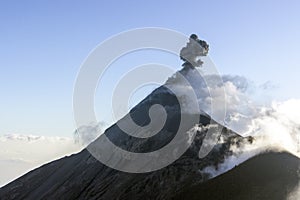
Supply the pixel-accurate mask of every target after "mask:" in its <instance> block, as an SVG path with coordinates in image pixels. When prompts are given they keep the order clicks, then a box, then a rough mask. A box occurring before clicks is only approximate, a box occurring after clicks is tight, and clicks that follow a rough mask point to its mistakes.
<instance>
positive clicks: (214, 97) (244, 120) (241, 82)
mask: <svg viewBox="0 0 300 200" xmlns="http://www.w3.org/2000/svg"><path fill="white" fill-rule="evenodd" d="M185 78H186V79H188V81H189V82H190V83H191V86H189V87H185V88H183V87H182V86H181V81H180V80H179V79H177V77H176V75H175V76H173V77H172V78H170V80H169V81H168V82H167V83H169V84H170V85H172V87H173V89H174V90H175V91H176V93H177V94H181V95H182V96H184V95H185V94H186V92H185V91H186V90H188V89H190V90H191V89H192V90H194V91H195V92H196V95H197V98H198V102H199V107H200V109H201V110H202V111H204V112H205V113H207V114H209V115H210V116H211V117H212V118H213V119H215V118H214V115H213V113H211V105H212V101H215V104H217V105H220V106H223V105H224V101H225V104H226V117H225V120H224V121H218V120H217V119H215V120H217V121H218V122H219V123H220V124H222V125H224V126H226V127H227V128H229V129H231V130H233V131H235V132H236V133H238V134H240V135H241V136H253V137H254V138H255V140H254V142H253V143H252V144H244V145H243V146H241V147H238V148H236V147H235V146H232V147H231V148H232V149H231V150H232V151H233V155H232V156H230V157H228V158H227V159H226V160H225V162H224V163H223V164H221V165H220V166H218V170H216V169H215V167H208V168H206V169H205V170H204V171H206V172H210V173H211V174H212V176H217V175H219V174H222V173H224V172H226V171H228V170H230V169H231V168H233V167H235V166H236V165H239V164H240V163H242V162H244V161H245V160H247V159H249V158H251V157H253V156H255V155H257V154H259V153H261V152H263V151H266V150H270V149H272V150H275V151H288V152H290V153H292V154H294V155H296V156H298V157H300V153H299V151H300V149H299V141H300V136H299V135H300V99H290V100H288V101H285V102H276V101H270V97H269V96H268V93H270V92H269V90H270V88H271V89H272V88H274V86H273V85H272V84H271V83H270V82H267V83H265V84H263V85H260V86H255V85H254V84H253V83H252V82H250V81H248V80H247V79H246V78H244V77H241V76H230V75H227V76H222V79H223V85H222V84H219V83H218V82H217V81H216V80H217V76H215V75H209V76H206V77H205V80H206V82H205V81H204V79H203V78H201V76H199V73H198V72H197V70H196V69H190V70H188V71H187V72H186V74H185ZM207 82H209V84H207ZM214 82H215V84H214ZM208 85H210V86H212V87H209V88H208ZM224 91H225V94H226V98H223V96H224ZM186 98H187V99H188V98H189V97H186ZM220 108H221V107H220ZM186 109H187V110H185V111H186V112H193V108H189V107H188V106H187V107H186ZM214 109H219V108H218V107H215V108H214ZM220 111H221V109H220Z"/></svg>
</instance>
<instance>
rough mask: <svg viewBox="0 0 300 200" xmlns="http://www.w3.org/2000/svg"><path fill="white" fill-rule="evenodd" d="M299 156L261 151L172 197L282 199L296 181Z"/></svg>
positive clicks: (229, 199)
mask: <svg viewBox="0 0 300 200" xmlns="http://www.w3.org/2000/svg"><path fill="white" fill-rule="evenodd" d="M299 165H300V160H299V158H297V157H295V156H293V155H291V154H288V153H265V154H262V155H258V156H256V157H254V158H251V159H249V160H248V161H246V162H244V163H242V164H241V165H239V166H238V167H236V168H234V169H232V170H231V171H229V172H227V173H225V174H222V175H221V176H218V177H216V178H214V179H211V180H209V181H207V182H205V183H202V184H198V185H196V186H193V187H187V188H186V189H185V190H183V191H182V192H181V194H178V196H177V198H176V199H191V200H193V199H210V200H227V199H228V200H241V199H243V200H248V199H249V200H253V199H266V200H268V199H270V200H285V199H287V195H288V194H289V193H290V192H291V191H292V190H293V189H294V187H296V186H297V185H298V183H299V175H298V169H299Z"/></svg>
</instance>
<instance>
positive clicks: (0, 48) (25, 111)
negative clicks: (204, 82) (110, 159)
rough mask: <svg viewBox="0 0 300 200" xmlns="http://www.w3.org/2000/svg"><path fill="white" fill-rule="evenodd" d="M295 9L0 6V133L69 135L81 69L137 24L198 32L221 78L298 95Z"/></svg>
mask: <svg viewBox="0 0 300 200" xmlns="http://www.w3.org/2000/svg"><path fill="white" fill-rule="evenodd" d="M299 9H300V2H299V1H296V0H295V1H292V0H287V1H279V0H264V1H260V0H256V1H255V0H254V1H237V0H236V1H232V0H229V1H225V0H224V1H196V0H195V1H182V2H180V1H154V0H152V1H147V2H146V1H58V0H57V1H1V2H0V27H1V28H0V30H1V31H0V91H1V98H0V134H6V133H21V134H36V135H61V136H68V135H71V134H72V132H73V130H74V128H75V125H74V122H73V111H72V93H73V86H74V82H75V79H76V75H77V73H78V71H79V68H80V65H81V64H82V62H83V61H84V59H85V58H86V57H87V55H88V54H89V52H90V51H91V50H92V49H93V48H95V47H96V46H97V45H98V44H99V43H100V42H102V41H103V40H105V39H107V38H108V37H110V36H112V35H114V34H117V33H119V32H122V31H126V30H128V29H133V28H140V27H149V26H151V27H153V26H154V27H163V28H169V29H174V30H177V31H179V32H182V33H184V34H187V35H189V34H191V33H197V34H198V35H200V36H201V37H202V38H204V39H205V40H207V41H208V43H209V44H210V49H211V51H210V57H211V59H212V60H213V61H214V62H215V64H216V66H217V68H218V70H219V71H220V72H221V73H222V74H234V75H243V76H245V77H247V78H249V79H250V80H252V81H254V82H255V83H256V84H262V83H265V82H267V81H271V82H272V83H274V85H276V86H278V88H276V89H274V90H276V91H275V92H274V98H278V99H282V100H283V99H289V98H300V93H299V88H298V86H299V85H300V79H299V77H298V76H299V74H300V73H299V72H300V69H299V64H298V63H300V56H299V54H298V52H299V46H300V37H299V35H300V23H299V19H300V12H299ZM127 60H128V59H127ZM178 69H180V66H178Z"/></svg>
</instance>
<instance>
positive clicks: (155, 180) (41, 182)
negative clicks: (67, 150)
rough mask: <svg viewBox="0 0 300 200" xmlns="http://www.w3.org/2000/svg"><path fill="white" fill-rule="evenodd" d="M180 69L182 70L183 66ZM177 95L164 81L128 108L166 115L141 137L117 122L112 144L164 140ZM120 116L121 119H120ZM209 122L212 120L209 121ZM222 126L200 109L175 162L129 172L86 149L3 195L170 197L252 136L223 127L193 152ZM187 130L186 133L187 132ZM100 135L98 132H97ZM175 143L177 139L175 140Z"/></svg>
mask: <svg viewBox="0 0 300 200" xmlns="http://www.w3.org/2000/svg"><path fill="white" fill-rule="evenodd" d="M183 71H184V70H183ZM177 98H178V97H176V96H175V95H174V94H173V93H172V92H170V91H169V90H168V89H167V88H166V87H164V86H161V87H159V88H158V89H156V90H155V91H153V92H152V93H151V94H150V95H149V96H148V97H146V98H145V99H144V100H143V101H142V102H141V103H139V104H138V105H137V106H136V107H135V108H133V109H132V110H131V111H130V115H131V117H132V118H133V120H134V121H135V122H136V123H137V124H139V125H141V126H143V125H146V124H147V123H149V120H150V118H149V116H148V110H149V108H150V107H151V106H152V105H154V104H160V105H162V106H164V108H165V109H166V112H167V114H168V115H167V120H166V123H165V125H164V127H163V128H162V130H161V131H160V132H159V133H157V134H156V135H154V136H152V137H149V138H146V139H143V138H142V139H141V138H136V137H132V136H129V135H127V134H126V133H124V132H123V131H122V130H121V129H120V128H119V127H118V126H117V125H113V126H111V127H110V128H109V129H107V130H106V131H105V133H104V134H105V135H106V136H107V137H108V138H109V139H110V140H111V141H112V142H113V143H114V144H116V145H117V146H119V147H121V148H123V149H125V150H129V151H132V152H148V151H153V150H156V149H159V148H161V147H162V146H164V145H166V144H168V142H170V140H171V139H172V138H173V137H174V136H175V135H176V132H177V129H178V124H179V122H180V120H181V117H182V116H183V117H185V118H189V117H191V115H195V114H190V113H185V114H184V115H181V111H180V105H179V102H178V100H177ZM121 120H123V119H121ZM210 123H212V124H210ZM216 126H218V127H221V125H218V124H217V123H216V122H214V121H211V120H210V118H209V117H208V116H207V115H203V114H201V116H200V121H199V123H197V124H190V125H189V126H188V127H186V130H185V131H193V132H194V133H195V134H196V135H195V138H194V141H193V143H192V145H191V146H190V147H189V149H188V150H187V151H186V152H185V153H184V154H183V155H182V156H181V157H180V158H179V159H178V160H176V161H175V162H174V163H172V164H171V165H169V166H168V167H165V168H163V169H161V170H158V171H154V172H149V173H142V174H133V173H125V172H120V171H117V170H114V169H111V168H109V167H107V166H105V165H103V164H102V163H100V162H99V161H97V160H96V159H95V158H94V157H93V156H92V155H91V154H90V153H89V152H88V151H87V150H83V151H82V152H80V153H78V154H76V155H72V156H70V157H66V158H63V159H60V160H57V161H54V162H51V163H49V164H47V165H44V166H42V167H40V168H38V169H36V170H33V171H31V172H30V173H28V174H26V175H24V176H23V177H21V178H19V179H17V180H16V181H14V182H12V183H10V184H8V185H6V186H5V187H3V188H1V190H0V197H1V198H4V199H141V198H143V199H170V198H172V197H173V196H174V195H176V193H178V192H179V191H181V190H182V189H183V188H185V187H186V186H189V185H191V184H197V183H200V182H203V181H205V180H207V179H208V177H209V174H207V173H206V172H204V171H203V169H204V168H206V167H208V166H214V167H216V168H217V167H218V165H219V164H220V163H222V162H224V160H225V158H226V157H228V156H230V155H232V154H233V152H232V151H231V149H232V147H233V146H235V147H238V146H240V145H241V144H243V143H251V142H252V138H242V137H240V136H238V135H237V134H235V133H233V132H232V131H230V130H228V129H226V128H224V129H223V131H222V133H223V134H222V136H221V138H220V142H219V143H218V144H217V145H216V146H215V147H214V149H213V150H212V151H211V152H210V153H209V154H208V156H206V157H205V158H203V159H199V158H198V153H199V150H200V147H201V145H202V142H203V138H204V137H205V135H206V133H207V131H208V130H210V129H211V128H216ZM187 135H188V133H187ZM100 137H101V136H100ZM178 145H180V144H178Z"/></svg>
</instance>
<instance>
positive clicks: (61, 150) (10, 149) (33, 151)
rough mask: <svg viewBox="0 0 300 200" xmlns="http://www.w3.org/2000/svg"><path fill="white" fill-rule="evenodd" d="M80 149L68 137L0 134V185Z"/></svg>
mask: <svg viewBox="0 0 300 200" xmlns="http://www.w3.org/2000/svg"><path fill="white" fill-rule="evenodd" d="M81 149H82V147H81V146H80V145H78V144H75V143H74V139H73V138H68V137H45V136H33V135H19V134H9V135H3V136H0V166H1V170H0V187H1V186H3V185H5V184H7V183H9V182H10V181H12V180H14V179H15V178H17V177H19V176H21V175H23V174H25V173H26V172H28V171H30V170H32V169H34V168H36V167H38V166H41V165H42V164H45V163H48V162H50V161H52V160H56V159H58V158H61V157H63V156H66V155H70V154H72V153H76V152H78V151H80V150H81Z"/></svg>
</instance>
